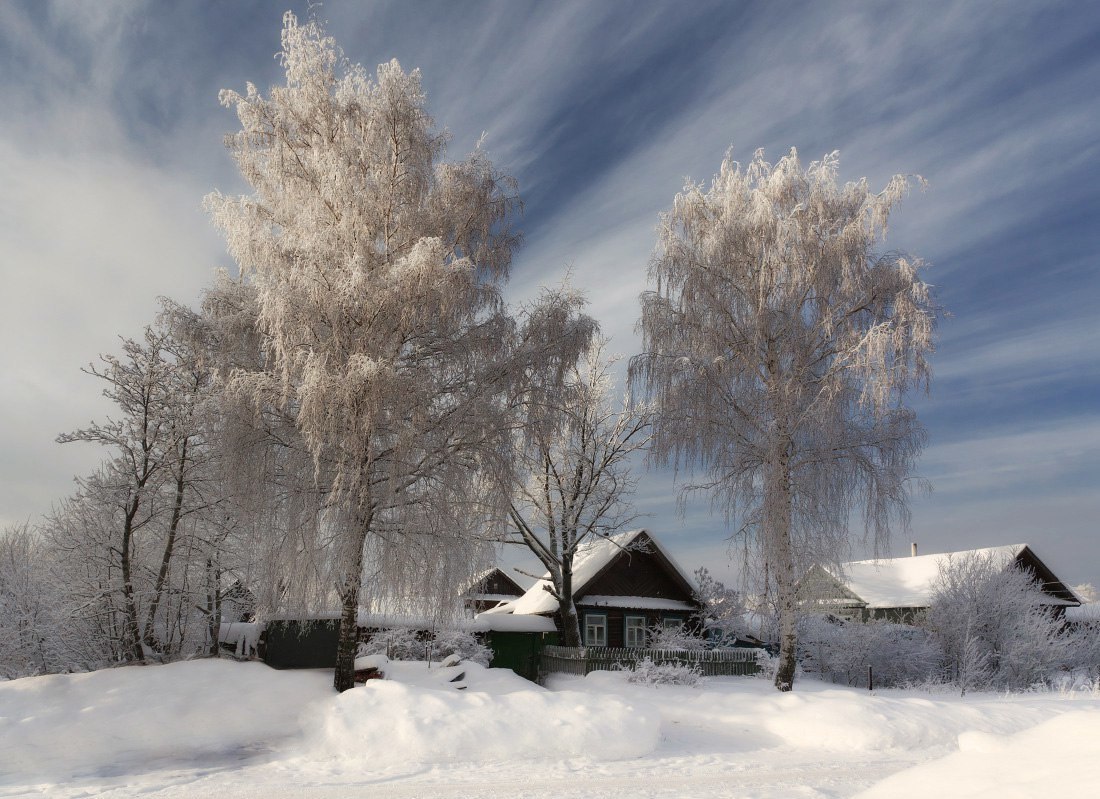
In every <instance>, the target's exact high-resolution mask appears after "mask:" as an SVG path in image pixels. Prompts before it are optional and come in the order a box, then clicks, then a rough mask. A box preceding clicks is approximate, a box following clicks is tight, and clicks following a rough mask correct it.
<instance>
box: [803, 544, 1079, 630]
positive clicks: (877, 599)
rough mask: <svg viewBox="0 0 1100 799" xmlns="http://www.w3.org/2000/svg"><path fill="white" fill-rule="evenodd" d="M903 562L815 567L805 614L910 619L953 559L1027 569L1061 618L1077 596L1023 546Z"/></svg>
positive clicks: (806, 584)
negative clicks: (976, 559)
mask: <svg viewBox="0 0 1100 799" xmlns="http://www.w3.org/2000/svg"><path fill="white" fill-rule="evenodd" d="M913 553H914V554H913V555H911V556H910V557H907V558H880V559H878V560H857V561H850V562H848V563H841V564H840V565H839V568H837V567H831V566H821V565H815V566H813V567H811V568H810V569H809V571H807V572H806V575H805V576H804V577H803V578H802V580H801V581H799V585H798V599H799V602H800V604H801V606H802V608H803V609H804V610H813V609H816V610H818V611H820V612H824V613H832V614H833V615H836V616H840V617H842V618H859V619H864V620H867V619H887V620H890V621H912V620H913V619H914V618H915V617H916V616H917V615H918V614H920V613H922V612H923V611H925V610H927V609H928V607H929V606H930V605H931V604H932V594H933V591H934V587H935V583H936V579H937V578H938V577H939V574H940V570H941V568H942V567H944V566H945V565H946V564H947V563H948V562H949V561H950V559H951V558H962V557H967V556H972V555H973V556H978V557H989V558H992V559H993V561H994V562H995V563H1000V564H1002V565H1003V566H1004V568H1006V569H1007V568H1017V569H1021V570H1024V571H1029V572H1030V573H1032V574H1034V575H1035V577H1036V578H1037V579H1038V581H1039V584H1040V587H1041V589H1042V592H1043V604H1045V605H1048V606H1049V607H1051V609H1052V610H1053V611H1054V612H1055V613H1057V614H1062V613H1064V612H1065V610H1066V608H1071V607H1077V606H1079V605H1080V604H1081V600H1080V598H1078V596H1077V595H1076V594H1075V593H1074V592H1073V590H1072V589H1071V588H1070V587H1069V586H1068V585H1066V584H1065V583H1064V582H1062V580H1060V579H1059V578H1058V577H1057V576H1056V575H1055V574H1054V572H1053V571H1051V569H1050V567H1049V566H1047V565H1046V564H1045V563H1044V562H1043V561H1042V560H1041V559H1040V558H1039V556H1038V555H1036V554H1035V552H1034V551H1033V550H1032V548H1031V547H1030V546H1028V545H1027V544H1008V545H1005V546H998V547H986V548H984V549H970V550H964V551H960V552H941V553H937V554H934V555H917V554H916V545H915V544H914V545H913Z"/></svg>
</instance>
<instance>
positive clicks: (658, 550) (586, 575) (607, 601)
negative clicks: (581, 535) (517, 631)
mask: <svg viewBox="0 0 1100 799" xmlns="http://www.w3.org/2000/svg"><path fill="white" fill-rule="evenodd" d="M632 558H637V560H638V561H639V563H641V561H643V559H645V560H648V559H649V558H652V561H654V562H655V565H656V567H657V568H660V569H662V570H663V572H664V573H665V575H666V576H667V577H668V578H669V579H670V580H671V581H672V582H673V583H675V584H676V586H677V587H678V588H679V589H680V591H678V592H677V593H678V594H679V596H680V597H691V596H692V595H693V594H694V593H695V591H696V590H697V589H696V586H695V581H694V580H693V579H692V577H691V575H689V574H688V573H687V572H685V571H684V569H683V568H682V567H681V566H680V565H679V564H678V563H677V562H676V560H675V558H673V557H672V555H671V554H669V552H668V550H666V549H665V548H664V547H663V546H662V545H661V543H660V542H659V541H658V540H657V539H656V538H655V537H654V536H653V535H652V534H651V533H649V532H648V531H647V530H631V531H630V532H626V533H617V534H615V535H610V536H607V537H601V538H596V539H592V540H590V541H587V542H585V543H584V544H582V545H581V546H580V547H579V548H578V551H577V556H576V557H575V558H574V560H573V601H574V602H575V603H576V604H581V603H583V604H585V605H592V606H597V607H618V608H637V609H647V610H683V611H692V610H694V609H695V608H696V605H695V604H693V603H692V602H689V601H686V600H685V599H683V598H677V597H672V596H662V595H661V594H662V593H665V592H660V591H657V592H646V591H641V590H639V591H638V592H637V594H635V595H626V594H613V593H606V594H589V591H590V590H591V589H592V588H594V587H599V585H600V578H601V577H603V576H604V575H606V574H607V573H608V572H609V570H611V569H612V568H613V567H615V566H616V565H622V564H623V562H624V560H625V562H626V563H627V564H629V563H630V559H632ZM550 585H551V583H550V574H549V573H547V574H545V575H543V577H542V579H540V580H539V581H538V582H536V583H535V584H534V585H533V586H531V588H529V589H528V590H527V592H526V593H525V594H524V595H523V596H521V597H519V598H518V599H516V600H514V601H512V602H508V603H506V604H503V605H501V606H499V607H497V608H494V609H492V610H490V611H486V613H511V614H516V615H528V614H540V615H541V614H551V613H554V612H555V611H557V609H558V602H557V600H556V599H554V597H553V595H552V594H551V593H550V592H549V591H547V590H546V589H547V588H548V587H550ZM482 615H484V614H482Z"/></svg>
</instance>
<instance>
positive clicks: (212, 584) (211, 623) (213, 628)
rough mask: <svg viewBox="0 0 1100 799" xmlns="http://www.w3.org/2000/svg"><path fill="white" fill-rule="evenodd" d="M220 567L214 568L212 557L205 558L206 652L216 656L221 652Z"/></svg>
mask: <svg viewBox="0 0 1100 799" xmlns="http://www.w3.org/2000/svg"><path fill="white" fill-rule="evenodd" d="M221 593H222V592H221V569H217V568H214V560H213V558H207V559H206V629H207V637H208V638H209V648H208V649H207V652H206V654H208V655H209V656H210V657H218V655H220V654H221V640H220V639H221V635H222V600H221Z"/></svg>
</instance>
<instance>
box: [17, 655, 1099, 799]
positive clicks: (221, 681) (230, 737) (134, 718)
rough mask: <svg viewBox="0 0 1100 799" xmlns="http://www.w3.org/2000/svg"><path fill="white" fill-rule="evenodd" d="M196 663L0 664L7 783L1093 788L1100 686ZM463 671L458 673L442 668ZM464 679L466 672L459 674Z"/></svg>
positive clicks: (268, 789)
mask: <svg viewBox="0 0 1100 799" xmlns="http://www.w3.org/2000/svg"><path fill="white" fill-rule="evenodd" d="M387 671H388V673H389V675H390V677H392V678H393V679H387V680H374V681H371V682H368V683H367V684H366V685H365V686H363V687H360V688H356V689H354V690H352V691H349V692H347V693H345V694H343V695H340V696H337V695H336V694H334V693H333V692H332V690H331V688H330V682H331V674H330V673H329V672H321V671H293V672H291V671H283V672H279V671H273V670H271V669H268V668H267V667H266V666H263V665H261V664H259V663H237V662H233V661H228V660H221V661H195V662H190V663H177V664H173V665H169V666H147V667H131V668H122V669H114V670H109V671H101V672H96V673H94V674H79V675H64V676H51V677H36V678H28V679H23V680H15V681H12V682H7V683H0V796H51V797H53V796H56V797H71V798H72V799H75V797H85V796H107V797H124V796H127V797H128V796H135V795H139V794H151V795H154V796H156V797H166V798H167V797H208V796H243V797H257V798H259V797H264V799H278V797H291V796H305V797H343V796H351V795H354V796H357V797H433V798H434V797H470V799H474V798H476V797H486V798H488V797H493V798H494V799H496V798H497V797H499V798H500V799H505V798H507V799H520V798H522V797H531V798H532V799H533V798H534V797H555V798H556V799H558V798H561V799H570V798H572V797H577V798H578V799H579V797H699V796H707V797H848V796H855V795H859V796H860V797H867V799H872V798H878V797H891V798H897V799H901V798H903V797H916V796H920V797H929V796H951V797H997V798H998V799H1009V798H1011V797H1029V798H1030V797H1032V796H1035V795H1038V794H1045V793H1050V792H1052V791H1054V790H1058V791H1067V792H1072V794H1073V795H1077V796H1091V795H1094V793H1095V790H1096V785H1097V784H1100V696H1097V695H1096V694H1095V693H1092V692H1076V693H1043V694H1029V695H1022V696H1020V695H1017V696H1008V697H1006V696H1000V695H968V696H966V697H965V698H960V697H958V696H955V695H953V694H949V693H943V694H929V693H922V692H916V691H890V690H885V691H877V692H875V693H874V694H868V693H867V692H865V691H857V690H849V689H845V688H837V687H833V686H826V685H823V684H821V683H815V682H813V681H811V680H803V681H801V682H800V683H799V685H798V686H797V690H796V691H795V692H794V693H793V694H785V695H780V694H778V693H776V692H775V691H774V690H773V689H772V688H771V687H770V686H769V685H768V683H767V682H765V681H763V680H756V679H749V678H723V679H712V680H711V681H709V682H708V683H707V684H706V685H705V686H704V687H702V688H687V687H670V686H661V687H659V688H652V687H646V686H639V685H630V684H628V683H626V682H625V681H624V680H623V678H622V675H618V674H608V673H602V674H593V675H590V676H589V677H587V678H583V679H582V678H558V679H555V680H553V681H552V683H551V685H550V686H549V690H544V689H541V688H538V687H536V686H533V685H532V684H530V683H528V682H526V681H524V680H522V679H520V678H519V677H516V676H515V675H513V674H511V672H507V671H502V670H498V669H482V668H481V667H478V666H476V665H469V664H462V665H461V666H459V667H452V668H450V669H441V668H439V667H436V668H433V669H431V670H428V669H426V668H425V666H424V664H393V663H391V664H389V665H388V667H387ZM460 672H461V673H463V674H464V676H463V677H462V679H461V680H459V681H458V682H457V683H452V682H449V680H451V679H453V678H455V677H458V676H459V673H460ZM456 685H466V689H465V690H462V691H459V690H456V688H455V686H456Z"/></svg>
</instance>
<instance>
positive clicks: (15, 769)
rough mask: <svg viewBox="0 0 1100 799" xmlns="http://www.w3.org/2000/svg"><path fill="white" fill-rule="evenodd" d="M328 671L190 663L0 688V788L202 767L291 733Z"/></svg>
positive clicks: (321, 692)
mask: <svg viewBox="0 0 1100 799" xmlns="http://www.w3.org/2000/svg"><path fill="white" fill-rule="evenodd" d="M331 684H332V674H331V672H282V671H275V670H274V669H270V668H268V667H267V666H264V665H263V664H260V663H238V662H233V661H227V660H195V661H190V662H186V663H172V664H170V665H167V666H129V667H126V668H117V669H105V670H103V671H97V672H92V673H90V674H58V675H52V676H48V677H28V678H26V679H22V680H12V681H11V682H6V683H3V684H2V685H0V784H4V783H6V782H15V781H27V780H41V779H47V778H48V779H49V780H50V781H64V780H65V779H66V778H68V777H72V776H109V775H112V774H123V773H133V772H135V771H149V770H152V769H155V768H158V767H162V766H164V765H165V764H166V763H173V764H179V763H193V764H197V763H200V762H201V763H205V764H207V765H210V764H214V763H218V762H222V761H224V760H225V759H227V758H229V759H233V758H237V757H240V756H242V754H247V753H248V752H252V753H255V751H256V749H257V748H258V747H259V748H265V747H269V746H271V745H272V744H274V743H276V742H278V741H280V740H282V739H285V738H287V737H289V736H296V735H299V734H300V733H299V730H300V727H299V723H298V717H299V716H300V715H301V713H302V711H303V710H304V709H305V707H306V706H307V705H309V704H311V703H316V702H319V701H322V700H323V699H325V698H326V697H328V696H331V695H332V688H331Z"/></svg>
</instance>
